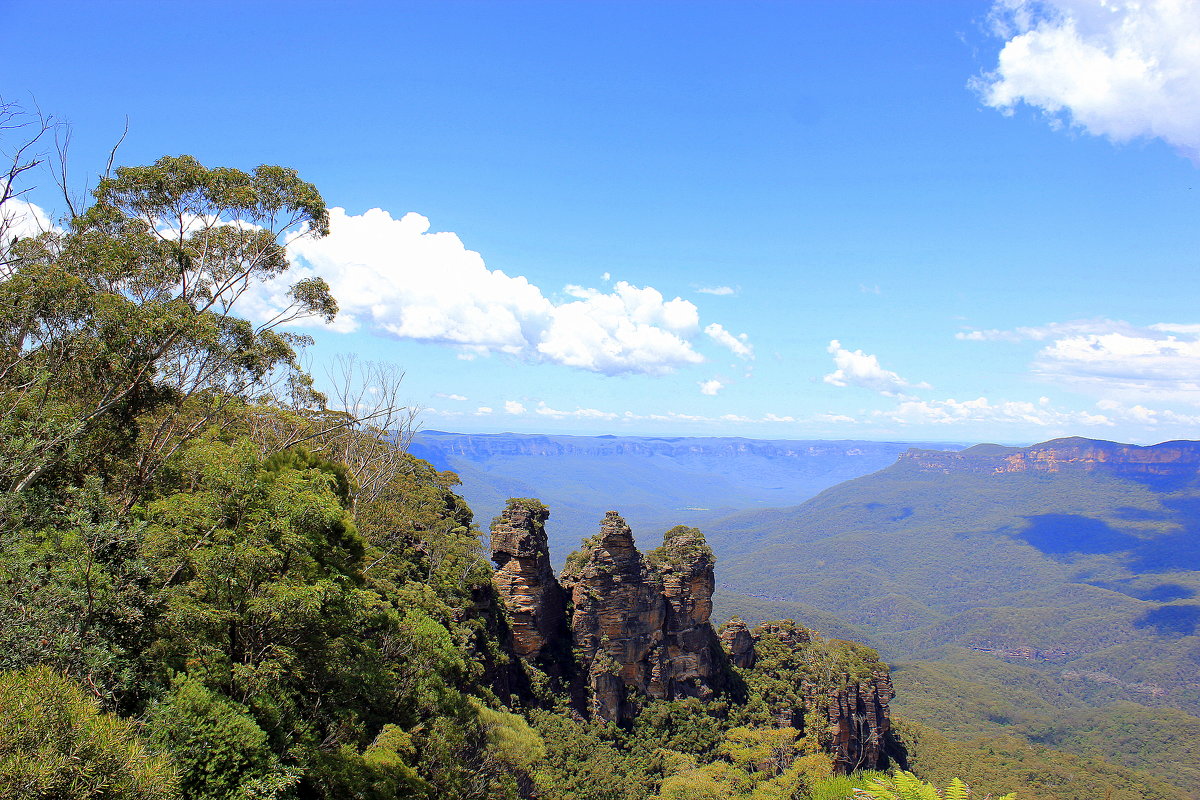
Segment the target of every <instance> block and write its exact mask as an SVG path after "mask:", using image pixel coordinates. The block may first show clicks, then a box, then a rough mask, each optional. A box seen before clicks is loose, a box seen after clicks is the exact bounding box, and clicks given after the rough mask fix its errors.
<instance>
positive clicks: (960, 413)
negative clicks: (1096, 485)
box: [873, 397, 1112, 427]
mask: <svg viewBox="0 0 1200 800" xmlns="http://www.w3.org/2000/svg"><path fill="white" fill-rule="evenodd" d="M873 416H875V417H882V418H885V419H889V420H892V421H893V422H899V423H901V424H905V425H955V424H963V423H987V424H1013V423H1016V424H1023V425H1036V426H1038V427H1048V426H1056V427H1064V426H1066V427H1070V426H1076V425H1090V426H1095V425H1111V424H1112V421H1111V420H1110V419H1109V418H1108V417H1106V416H1104V415H1103V414H1092V413H1090V412H1087V411H1061V410H1058V409H1054V408H1052V407H1050V405H1049V404H1048V403H1043V402H1037V403H1030V402H1027V401H1014V400H1009V401H1001V402H995V403H993V402H992V401H990V400H988V399H987V398H986V397H979V398H977V399H975V400H955V399H952V398H951V399H947V400H917V399H916V398H908V399H905V400H903V401H901V402H900V403H899V404H898V405H897V406H896V407H895V408H893V409H888V410H884V411H875V412H873Z"/></svg>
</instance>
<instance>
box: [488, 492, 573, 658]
mask: <svg viewBox="0 0 1200 800" xmlns="http://www.w3.org/2000/svg"><path fill="white" fill-rule="evenodd" d="M549 516H550V510H549V509H548V508H546V507H545V506H544V505H542V504H541V503H540V502H538V501H537V500H531V499H527V498H514V499H511V500H509V501H508V506H507V507H506V508H505V509H504V512H503V513H501V515H500V516H499V517H497V518H496V520H495V522H493V523H492V561H493V562H495V564H496V572H495V576H494V578H495V583H496V589H497V591H498V592H499V594H500V597H501V598H503V600H504V605H505V607H506V608H507V609H508V615H509V625H510V630H511V632H512V641H513V650H514V651H515V652H516V654H517V655H518V656H520V657H521V658H527V659H536V658H539V657H542V656H546V655H547V654H548V653H549V652H550V651H551V650H552V649H555V645H556V644H558V643H560V642H561V641H563V640H564V639H565V638H566V635H567V632H566V615H565V606H566V595H565V594H564V592H563V589H562V586H560V585H559V583H558V580H557V579H556V578H555V577H554V569H553V568H552V567H551V566H550V551H549V545H548V544H547V541H546V519H547V518H548V517H549Z"/></svg>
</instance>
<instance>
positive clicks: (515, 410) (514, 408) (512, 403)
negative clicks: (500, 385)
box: [504, 400, 525, 414]
mask: <svg viewBox="0 0 1200 800" xmlns="http://www.w3.org/2000/svg"><path fill="white" fill-rule="evenodd" d="M504 411H505V412H506V413H508V414H524V413H525V406H523V405H521V404H520V403H518V402H517V401H516V400H505V401H504Z"/></svg>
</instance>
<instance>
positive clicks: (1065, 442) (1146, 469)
mask: <svg viewBox="0 0 1200 800" xmlns="http://www.w3.org/2000/svg"><path fill="white" fill-rule="evenodd" d="M899 463H900V464H904V465H907V466H909V467H912V468H915V469H918V470H920V471H922V472H946V473H950V472H968V473H980V474H989V475H1000V474H1005V473H1014V472H1099V473H1105V474H1109V475H1117V476H1123V477H1142V478H1175V479H1184V480H1187V479H1193V478H1196V477H1198V476H1200V442H1191V441H1175V442H1163V443H1161V444H1155V445H1149V446H1144V447H1143V446H1139V445H1133V444H1120V443H1118V442H1108V441H1103V440H1100V439H1085V438H1083V437H1079V436H1074V437H1069V438H1065V439H1052V440H1050V441H1048V442H1042V443H1041V444H1035V445H1032V446H1030V447H1003V446H1001V445H995V444H980V445H975V446H974V447H968V448H967V449H966V450H960V451H958V452H943V451H938V450H919V449H912V450H909V451H908V452H906V453H904V454H903V455H901V456H900V460H899Z"/></svg>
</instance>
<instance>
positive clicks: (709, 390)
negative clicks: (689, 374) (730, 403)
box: [700, 378, 725, 396]
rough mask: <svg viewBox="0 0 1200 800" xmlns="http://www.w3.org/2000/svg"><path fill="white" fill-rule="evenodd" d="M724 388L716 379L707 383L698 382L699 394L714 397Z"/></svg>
mask: <svg viewBox="0 0 1200 800" xmlns="http://www.w3.org/2000/svg"><path fill="white" fill-rule="evenodd" d="M724 388H725V384H723V383H721V382H720V381H719V380H717V379H716V378H713V379H712V380H709V381H700V394H706V395H709V396H714V395H716V394H717V392H719V391H721V390H722V389H724Z"/></svg>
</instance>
